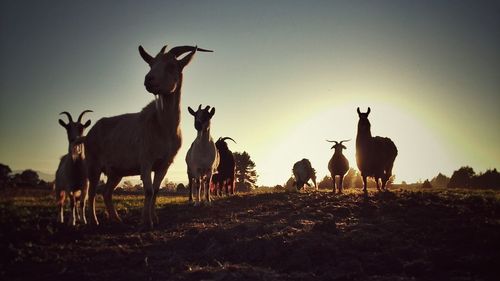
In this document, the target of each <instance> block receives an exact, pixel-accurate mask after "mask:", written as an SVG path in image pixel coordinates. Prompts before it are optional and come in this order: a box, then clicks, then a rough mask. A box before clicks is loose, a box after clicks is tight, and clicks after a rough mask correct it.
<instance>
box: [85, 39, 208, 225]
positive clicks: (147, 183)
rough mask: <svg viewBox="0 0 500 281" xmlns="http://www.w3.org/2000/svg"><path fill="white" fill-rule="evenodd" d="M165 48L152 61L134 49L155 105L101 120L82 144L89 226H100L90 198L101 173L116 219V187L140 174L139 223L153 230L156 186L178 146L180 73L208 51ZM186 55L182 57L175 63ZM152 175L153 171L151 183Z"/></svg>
mask: <svg viewBox="0 0 500 281" xmlns="http://www.w3.org/2000/svg"><path fill="white" fill-rule="evenodd" d="M165 49H166V46H164V47H163V48H162V49H161V50H160V52H159V53H158V54H157V55H156V56H155V57H152V56H150V55H149V54H148V53H147V52H146V51H145V50H144V49H143V48H142V46H139V53H140V54H141V57H142V58H143V59H144V61H146V62H147V63H148V64H149V66H150V67H151V70H150V71H149V73H148V74H147V75H146V76H145V79H144V86H145V87H146V90H147V91H148V92H150V93H152V94H153V95H155V99H156V98H158V99H157V100H156V101H157V102H156V105H155V102H151V103H149V104H148V105H147V106H146V107H144V108H143V109H142V110H141V111H140V112H138V113H129V114H123V115H119V116H114V117H109V118H102V119H100V120H99V121H97V123H96V124H95V126H94V127H93V128H92V129H91V130H90V131H89V133H88V136H87V138H86V141H85V145H86V149H87V163H88V166H89V180H90V187H89V204H90V209H91V211H92V216H91V222H92V223H94V224H99V222H98V220H97V216H96V213H95V195H96V187H97V184H98V182H99V177H100V174H101V173H102V172H104V173H105V174H106V175H107V176H108V180H107V182H106V185H105V188H104V196H103V197H104V203H105V205H106V209H107V213H108V215H109V216H110V218H111V219H112V220H114V221H121V220H120V217H119V216H118V213H117V212H116V209H115V207H114V206H113V202H112V194H113V190H114V189H115V187H116V185H117V184H118V183H119V182H120V180H121V179H122V177H124V176H132V175H141V179H142V182H143V186H144V193H145V196H144V209H143V225H144V227H146V228H152V227H153V220H154V221H155V223H158V217H157V216H156V212H155V204H156V197H157V194H158V191H159V188H160V183H161V182H162V180H163V178H164V176H165V174H166V173H167V170H168V167H169V166H170V164H172V161H173V160H174V157H175V155H176V154H177V152H178V150H179V148H180V146H181V131H180V127H179V123H180V100H181V89H182V76H183V74H182V71H183V69H184V67H186V66H187V65H188V64H189V62H190V61H191V59H192V58H193V55H194V54H195V53H196V51H203V52H211V51H209V50H204V49H200V48H197V47H192V46H179V47H174V48H172V49H171V50H170V51H168V52H165ZM187 52H189V53H188V54H187V55H186V56H185V57H183V58H180V59H179V57H180V56H182V55H183V54H185V53H187ZM158 101H159V102H158ZM158 104H159V105H158ZM151 172H154V180H153V181H152V179H151Z"/></svg>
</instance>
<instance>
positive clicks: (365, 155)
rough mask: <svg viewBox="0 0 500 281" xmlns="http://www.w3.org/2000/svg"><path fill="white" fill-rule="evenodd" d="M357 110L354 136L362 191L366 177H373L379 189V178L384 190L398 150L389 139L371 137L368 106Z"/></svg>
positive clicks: (365, 185)
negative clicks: (365, 110)
mask: <svg viewBox="0 0 500 281" xmlns="http://www.w3.org/2000/svg"><path fill="white" fill-rule="evenodd" d="M357 111H358V116H359V122H358V133H357V136H356V163H357V165H358V169H359V171H360V172H361V177H362V178H363V191H364V192H365V193H367V190H366V187H367V182H366V178H367V177H374V178H375V181H376V182H377V189H378V190H379V191H380V186H379V180H381V182H382V190H384V189H385V188H386V184H387V181H388V180H389V178H390V177H391V176H392V167H393V165H394V160H395V159H396V156H397V155H398V150H397V148H396V145H394V142H392V140H391V139H389V138H385V137H378V136H377V137H372V133H371V124H370V121H369V120H368V115H369V114H370V108H369V107H368V111H367V112H366V113H362V112H361V111H360V110H359V107H358V110H357Z"/></svg>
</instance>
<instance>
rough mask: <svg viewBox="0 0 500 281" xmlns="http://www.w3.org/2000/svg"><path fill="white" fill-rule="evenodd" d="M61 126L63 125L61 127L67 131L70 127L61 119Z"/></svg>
mask: <svg viewBox="0 0 500 281" xmlns="http://www.w3.org/2000/svg"><path fill="white" fill-rule="evenodd" d="M59 124H61V126H63V127H64V129H66V128H67V127H68V124H66V123H64V121H63V120H62V119H59Z"/></svg>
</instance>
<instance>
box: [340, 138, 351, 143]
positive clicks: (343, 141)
mask: <svg viewBox="0 0 500 281" xmlns="http://www.w3.org/2000/svg"><path fill="white" fill-rule="evenodd" d="M350 140H351V139H348V140H343V141H340V144H342V143H343V142H348V141H350Z"/></svg>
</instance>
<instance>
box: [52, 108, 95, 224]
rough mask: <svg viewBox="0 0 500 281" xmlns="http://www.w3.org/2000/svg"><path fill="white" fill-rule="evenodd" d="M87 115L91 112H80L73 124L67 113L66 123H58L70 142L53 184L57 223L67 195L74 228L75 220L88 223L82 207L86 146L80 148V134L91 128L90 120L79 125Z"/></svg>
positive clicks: (85, 184) (84, 199)
mask: <svg viewBox="0 0 500 281" xmlns="http://www.w3.org/2000/svg"><path fill="white" fill-rule="evenodd" d="M86 112H92V110H85V111H83V112H82V113H81V114H80V116H79V117H78V120H77V121H76V122H73V118H71V114H69V113H68V112H66V111H65V112H62V113H61V114H66V115H67V116H68V119H69V122H68V123H64V121H63V120H61V119H59V124H61V126H63V127H64V128H65V129H66V133H67V135H68V141H69V145H68V154H66V155H64V156H63V157H61V161H60V162H59V166H58V168H57V171H56V179H55V182H54V191H55V195H56V202H57V205H58V208H59V212H58V218H57V220H58V221H59V222H60V223H64V203H65V200H66V194H68V195H69V199H70V206H71V211H72V216H71V221H70V223H71V224H72V225H75V224H76V220H77V218H78V220H79V221H81V222H83V223H84V224H86V223H87V220H86V217H85V203H86V200H87V191H88V177H87V166H86V163H85V146H84V145H83V141H84V140H83V131H84V130H85V128H87V127H88V126H90V120H88V121H87V122H86V123H85V124H82V123H81V119H82V116H83V115H84V114H85V113H86Z"/></svg>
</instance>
